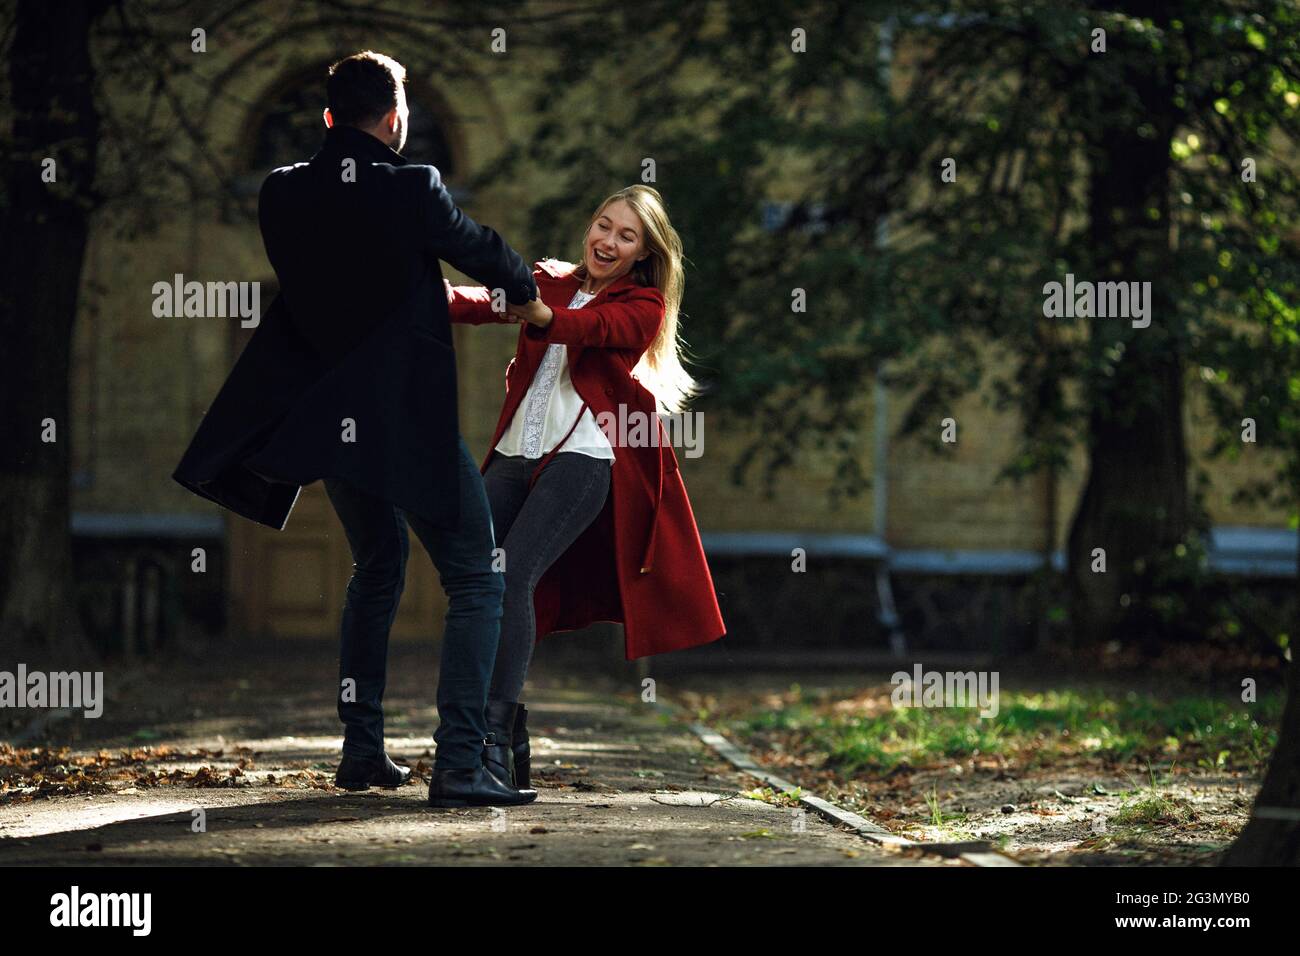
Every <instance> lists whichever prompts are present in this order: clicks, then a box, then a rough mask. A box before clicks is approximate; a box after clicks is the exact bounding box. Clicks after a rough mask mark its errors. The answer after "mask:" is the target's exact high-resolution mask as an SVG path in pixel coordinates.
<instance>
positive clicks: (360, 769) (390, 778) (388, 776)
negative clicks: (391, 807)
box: [334, 753, 411, 790]
mask: <svg viewBox="0 0 1300 956" xmlns="http://www.w3.org/2000/svg"><path fill="white" fill-rule="evenodd" d="M410 779H411V768H410V767H399V766H397V764H395V763H393V761H391V760H390V759H388V754H386V753H382V754H380V755H379V756H378V757H350V756H348V755H347V754H344V755H343V759H342V760H341V761H340V762H339V769H338V773H336V774H335V775H334V786H336V787H342V788H343V789H344V790H369V789H370V788H371V787H372V786H375V787H384V788H386V789H389V790H391V789H393V788H394V787H400V786H401V785H402V784H404V783H406V781H408V780H410Z"/></svg>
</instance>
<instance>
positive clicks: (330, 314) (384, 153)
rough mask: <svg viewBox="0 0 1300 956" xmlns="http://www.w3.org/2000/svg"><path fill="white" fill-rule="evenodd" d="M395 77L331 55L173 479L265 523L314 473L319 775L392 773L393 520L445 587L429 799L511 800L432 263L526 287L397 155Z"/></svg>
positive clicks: (486, 600)
mask: <svg viewBox="0 0 1300 956" xmlns="http://www.w3.org/2000/svg"><path fill="white" fill-rule="evenodd" d="M405 76H406V71H405V69H404V68H403V67H402V66H401V64H399V63H397V62H396V61H395V60H393V59H391V58H390V57H387V56H384V55H382V54H378V53H372V52H364V53H358V54H356V55H355V56H350V57H348V58H346V59H344V60H340V61H339V62H338V63H336V64H334V65H333V66H332V67H331V68H330V71H329V79H328V81H327V84H326V92H327V96H328V102H329V106H328V108H327V109H326V110H325V113H324V118H325V125H326V127H327V131H326V134H325V143H324V145H323V146H322V147H321V149H320V151H319V152H318V153H317V154H316V155H315V156H313V157H312V158H311V161H310V162H307V163H298V164H296V165H294V166H287V167H283V168H281V169H277V170H275V171H273V172H272V173H271V174H270V176H268V177H267V180H266V182H265V183H264V184H263V186H262V192H261V197H260V200H259V219H260V222H261V227H262V238H263V241H264V242H265V245H266V252H267V256H268V257H269V258H270V260H271V264H272V266H273V267H274V268H275V272H276V275H277V277H278V278H279V281H280V287H281V293H280V296H279V297H278V298H277V300H276V302H275V303H274V305H273V306H272V308H271V309H270V310H269V311H268V313H267V315H266V316H264V317H263V320H262V322H261V324H260V325H259V327H258V329H257V332H255V333H254V335H253V338H252V340H251V341H250V342H249V344H248V346H247V348H246V349H245V350H244V353H243V354H242V355H241V356H240V358H239V362H238V363H237V364H236V366H235V368H234V370H233V371H232V372H231V375H230V378H229V379H228V380H227V382H226V384H225V386H224V387H223V388H222V391H221V393H220V394H219V395H218V396H217V399H216V401H215V402H214V403H213V406H212V408H211V409H210V410H209V412H208V414H207V416H206V417H205V418H204V421H203V423H202V425H201V427H200V428H199V431H198V434H197V435H196V436H195V438H194V441H193V442H192V443H191V446H190V449H189V451H187V452H186V455H185V458H184V459H182V461H181V464H180V465H179V466H178V467H177V470H176V473H175V476H174V477H175V478H176V479H177V480H178V481H180V482H181V483H182V484H184V485H185V486H186V487H188V488H190V489H191V490H193V491H195V492H196V493H198V494H200V495H203V496H204V497H207V498H210V499H211V500H213V501H216V502H218V503H220V504H222V505H224V506H226V507H228V508H231V509H232V510H234V511H236V512H238V513H240V514H242V515H244V516H246V517H249V518H252V519H253V520H256V521H260V522H262V523H264V524H268V525H270V526H271V527H275V528H283V527H284V524H285V522H286V521H287V520H288V515H289V512H290V511H291V510H292V508H293V503H294V501H295V499H296V497H297V494H298V492H299V490H300V486H301V485H304V484H307V483H309V482H311V481H315V480H317V479H323V480H324V483H325V489H326V491H327V493H328V495H329V499H330V502H331V503H332V504H333V506H334V510H335V512H336V513H337V514H338V517H339V520H340V521H341V522H342V524H343V528H344V531H345V532H346V534H347V538H348V543H349V545H350V547H351V550H352V557H353V562H354V573H353V575H352V579H351V581H350V582H349V583H348V589H347V600H346V603H345V606H344V609H343V618H342V652H341V655H340V662H339V678H340V697H339V705H338V712H339V717H340V719H341V720H342V721H343V724H344V738H343V759H342V762H341V763H340V765H339V769H338V774H337V777H336V783H337V784H338V785H339V786H341V787H346V788H348V789H366V788H367V787H369V786H371V785H377V786H383V787H395V786H400V785H401V784H403V783H405V782H406V780H407V779H408V778H409V775H410V770H409V769H407V768H402V767H398V766H396V765H395V764H394V763H393V762H392V761H391V760H390V759H389V758H388V755H387V754H386V753H385V751H384V724H383V708H382V699H383V692H384V679H385V671H386V663H387V648H388V634H389V630H390V628H391V626H392V622H393V617H394V615H395V614H396V612H397V604H398V600H399V599H400V597H401V592H402V584H403V581H404V577H405V567H406V559H407V554H408V550H409V545H408V536H407V524H408V523H409V525H410V527H412V528H413V529H414V530H415V532H416V535H417V536H418V537H419V539H420V541H421V543H422V544H423V545H424V547H425V549H426V550H427V551H428V552H429V556H430V557H431V558H432V560H433V563H434V565H435V566H436V567H437V569H438V573H439V576H440V578H441V581H442V586H443V588H444V589H445V590H446V592H447V596H448V603H449V606H448V611H447V619H446V625H445V630H444V636H443V645H442V664H441V672H440V677H439V685H438V713H439V727H438V730H437V733H436V734H435V740H436V742H437V755H436V758H435V762H434V769H433V778H432V781H431V783H430V787H429V803H430V804H431V805H433V806H444V807H445V806H476V805H514V804H520V803H527V802H529V801H531V800H533V799H535V798H536V796H537V794H536V791H533V790H523V791H519V790H516V789H514V788H513V787H512V786H511V785H510V783H509V781H501V780H500V779H498V778H496V777H494V776H493V775H492V774H491V773H489V772H488V771H487V770H486V769H485V768H484V766H483V749H484V746H485V744H487V745H492V744H493V741H492V739H491V738H490V737H489V735H488V732H487V727H486V724H485V722H484V706H485V704H486V701H487V687H488V682H489V679H490V677H491V674H492V666H493V662H494V660H495V657H496V652H497V644H498V639H499V632H500V617H501V598H502V591H503V582H502V580H501V577H502V576H501V575H500V574H497V573H496V572H495V571H494V570H493V569H492V566H491V560H492V549H493V547H494V541H493V536H492V524H491V517H490V512H489V509H488V503H487V497H486V495H485V493H484V490H483V484H482V479H481V477H480V475H479V471H478V468H477V466H476V465H475V463H474V460H473V459H472V458H471V457H470V453H469V450H468V448H467V447H466V446H465V442H464V440H463V439H462V438H461V436H460V429H459V422H458V416H457V407H456V367H455V353H454V351H453V348H452V338H451V330H450V324H449V321H448V315H447V301H446V292H445V288H444V285H443V281H442V271H441V268H440V266H439V263H438V260H439V259H445V260H446V261H447V262H449V263H450V264H452V265H453V266H455V267H456V268H457V269H459V270H460V271H462V272H464V273H465V274H467V275H469V276H471V277H472V278H474V279H475V280H477V281H479V282H481V283H483V284H485V285H487V286H489V287H491V288H499V289H502V290H503V291H504V293H505V297H506V299H507V301H509V302H511V303H513V304H516V305H518V304H522V303H525V302H528V301H530V300H532V299H533V298H535V297H536V295H537V288H536V286H535V284H534V283H533V279H532V274H531V270H530V269H529V268H528V266H527V265H526V264H525V262H524V261H523V260H522V259H521V258H520V257H519V255H518V254H517V253H515V251H514V250H512V249H511V248H510V247H509V246H508V245H506V243H505V242H504V241H503V240H502V239H501V237H500V236H498V235H497V234H496V233H495V232H494V231H493V230H491V229H489V228H486V227H484V226H480V225H478V224H477V223H475V222H474V221H473V220H471V219H470V218H469V217H467V216H466V215H465V214H464V213H462V212H461V211H460V210H459V209H458V208H457V207H456V205H455V203H454V202H453V201H452V199H451V197H450V196H449V195H448V193H447V190H446V189H445V188H444V186H443V184H442V182H441V178H440V176H439V174H438V171H437V169H435V168H434V167H432V166H421V165H415V164H411V163H408V162H407V161H406V160H405V159H403V157H402V156H401V155H399V152H398V151H399V150H401V148H402V147H403V145H404V144H405V142H406V130H407V118H408V111H407V104H406V94H405V89H404V83H405Z"/></svg>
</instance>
